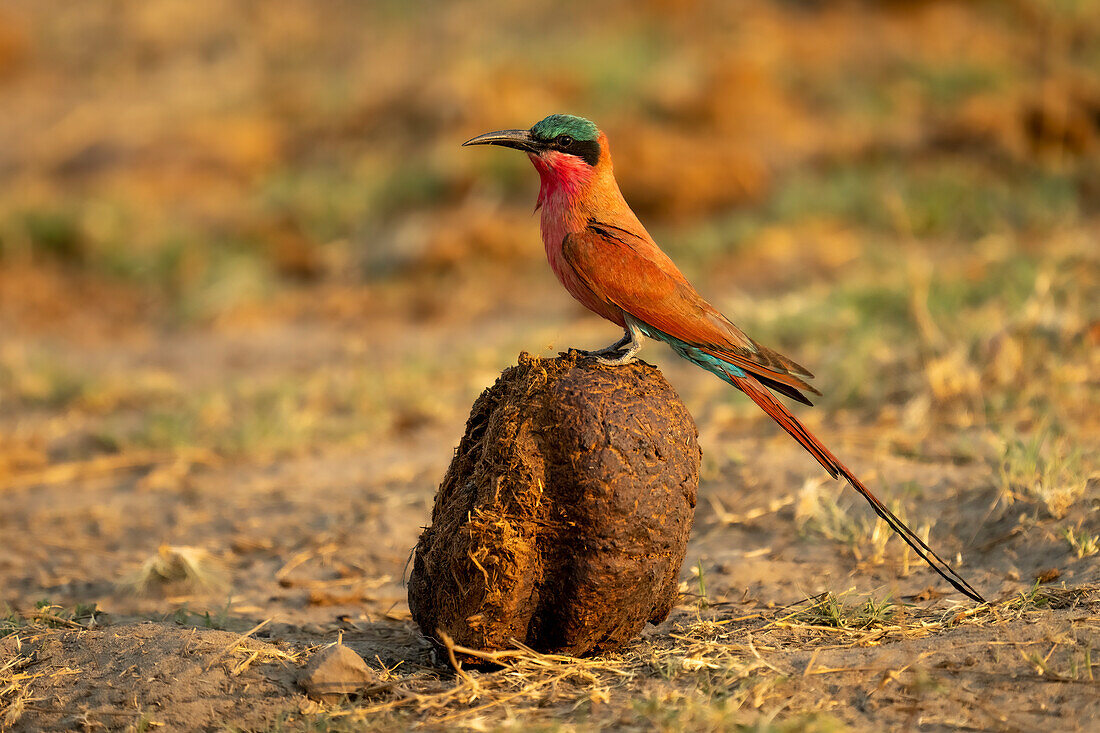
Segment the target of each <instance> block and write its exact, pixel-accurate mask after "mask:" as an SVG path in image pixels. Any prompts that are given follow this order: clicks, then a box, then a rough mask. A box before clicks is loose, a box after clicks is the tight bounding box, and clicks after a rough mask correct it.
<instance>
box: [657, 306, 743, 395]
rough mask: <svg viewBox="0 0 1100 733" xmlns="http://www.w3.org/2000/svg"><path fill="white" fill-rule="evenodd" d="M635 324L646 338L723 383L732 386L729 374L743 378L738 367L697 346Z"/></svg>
mask: <svg viewBox="0 0 1100 733" xmlns="http://www.w3.org/2000/svg"><path fill="white" fill-rule="evenodd" d="M637 323H638V329H639V330H641V332H642V333H643V334H645V335H646V336H647V337H649V338H651V339H655V340H657V341H664V342H665V343H666V344H668V345H669V346H670V347H671V348H672V350H673V351H675V352H676V353H677V354H679V355H680V356H682V357H684V358H685V359H687V360H688V361H690V362H691V363H693V364H698V365H699V366H701V367H703V368H704V369H706V370H707V371H708V372H710V373H711V374H714V375H715V376H717V377H718V378H719V379H721V380H722V381H723V382H727V383H729V384H733V382H731V381H730V378H729V375H731V374H732V375H733V376H735V377H744V376H745V371H744V370H743V369H741V368H740V367H736V366H734V365H733V364H730V363H729V362H725V361H722V360H721V359H716V358H715V357H713V356H711V355H710V354H708V353H706V352H704V351H702V350H700V349H699V347H698V346H695V345H693V344H689V343H687V342H686V341H681V340H680V339H678V338H676V337H675V336H669V335H668V334H667V333H665V332H664V331H661V330H660V329H656V328H654V327H653V326H650V325H648V324H646V323H642V322H641V321H638V322H637Z"/></svg>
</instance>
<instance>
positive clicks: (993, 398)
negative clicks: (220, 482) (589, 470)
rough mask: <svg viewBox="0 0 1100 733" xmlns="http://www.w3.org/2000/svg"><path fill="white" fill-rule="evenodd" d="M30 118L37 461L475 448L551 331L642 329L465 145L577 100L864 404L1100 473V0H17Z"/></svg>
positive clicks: (16, 274)
mask: <svg viewBox="0 0 1100 733" xmlns="http://www.w3.org/2000/svg"><path fill="white" fill-rule="evenodd" d="M0 96H2V98H3V100H4V105H3V106H4V114H3V115H0V430H2V431H3V432H2V434H0V435H3V436H5V437H2V438H0V442H2V443H4V444H5V446H6V448H5V451H6V458H4V457H0V472H3V471H5V470H7V471H9V472H13V473H18V472H19V471H20V470H24V469H26V468H27V467H34V466H41V465H43V464H46V463H49V462H51V461H57V460H64V459H71V458H81V457H87V456H88V455H97V454H100V453H113V452H125V451H126V450H128V449H155V450H159V449H176V448H178V447H180V446H198V447H201V448H204V449H209V450H212V451H215V452H217V453H219V454H221V455H223V456H229V455H239V454H243V453H249V452H257V451H258V452H275V453H280V452H285V451H290V450H300V449H303V448H306V449H308V448H309V447H311V446H316V445H320V444H322V443H329V442H333V441H335V442H341V441H352V442H355V441H357V440H358V441H362V440H367V439H369V438H373V437H377V436H383V435H384V436H391V437H394V438H396V439H399V440H400V439H402V436H406V435H408V434H409V432H410V431H413V432H415V431H416V430H419V429H421V428H422V427H423V426H430V425H442V426H444V427H445V428H446V429H447V430H448V431H449V432H450V433H453V434H454V435H456V436H457V432H458V429H459V428H460V426H461V421H462V419H463V418H464V416H465V411H466V409H467V408H468V405H469V400H470V399H471V398H472V397H473V395H475V394H476V393H477V391H479V390H480V389H481V388H483V387H484V386H486V385H487V384H488V383H489V382H491V380H492V379H493V377H494V376H495V374H496V373H497V372H498V371H499V370H500V369H501V368H503V367H504V366H505V365H507V364H508V363H510V362H511V361H512V360H513V359H514V357H515V353H516V351H518V350H519V349H520V348H524V349H528V350H531V351H534V352H542V353H553V352H554V351H555V350H559V349H564V348H566V347H568V346H581V347H595V346H599V345H603V344H604V343H605V342H608V341H610V340H612V338H613V336H615V334H613V333H612V330H611V329H610V328H609V327H606V324H601V323H600V322H599V321H598V319H596V318H595V317H594V316H588V315H585V314H584V313H582V311H581V310H580V307H579V306H578V305H576V304H574V303H573V302H572V301H571V300H569V298H568V296H567V295H566V294H565V293H564V292H563V291H562V290H561V289H560V287H559V286H558V284H557V283H556V282H555V281H554V279H553V276H552V275H551V274H550V272H549V269H548V267H547V266H546V264H545V261H544V257H543V254H542V251H541V246H540V240H539V235H538V224H537V218H536V217H534V216H532V215H531V207H532V205H533V203H534V199H535V195H536V191H537V176H536V175H535V173H534V172H533V171H532V170H531V168H530V164H529V163H528V161H527V160H525V159H524V157H523V156H521V155H517V154H514V153H509V152H507V151H498V150H473V151H471V150H468V149H462V148H460V147H459V144H460V143H461V142H462V141H463V140H465V139H467V138H468V137H471V136H473V135H475V134H478V133H481V132H484V131H487V130H492V129H499V128H506V127H526V126H529V125H530V124H532V123H534V122H535V121H537V120H538V119H540V118H542V117H543V116H544V115H546V114H549V113H552V112H569V113H573V114H580V115H583V116H587V117H590V118H592V119H594V120H596V121H597V122H598V123H599V124H600V125H601V126H602V127H603V128H604V129H605V130H606V131H607V132H608V134H609V135H610V139H611V144H612V151H613V153H614V156H615V160H616V172H617V174H618V177H619V180H620V183H621V185H622V187H623V189H624V192H625V194H626V196H627V199H628V200H629V201H630V202H631V203H632V204H633V206H634V207H635V210H636V211H637V213H638V214H639V216H640V217H641V218H642V219H643V221H644V222H645V223H646V224H647V226H648V227H649V228H650V231H651V233H653V235H654V236H655V238H656V239H657V241H658V242H659V243H661V244H662V246H663V247H665V249H666V250H667V251H668V252H669V253H670V254H671V255H672V256H673V258H674V259H676V260H677V261H678V262H679V263H680V264H681V266H682V268H683V269H684V270H685V273H686V274H687V275H688V276H689V277H690V278H692V279H693V280H694V281H696V282H697V285H698V286H699V288H700V289H701V290H702V292H703V293H704V294H705V295H707V296H708V297H709V298H710V299H711V300H712V301H714V302H715V303H716V304H717V305H719V306H720V307H721V308H723V309H724V310H725V311H726V312H727V313H728V314H729V315H730V316H731V317H732V318H733V319H734V320H736V321H737V322H739V323H740V324H741V325H742V326H743V327H745V328H746V329H747V330H749V332H750V333H752V334H753V335H754V336H755V337H756V338H757V340H759V341H761V342H763V343H768V344H769V345H772V346H774V347H776V348H779V349H781V350H783V351H786V352H789V353H790V354H791V355H792V356H793V357H794V358H796V359H797V360H799V361H801V362H803V363H806V364H807V365H809V366H810V367H811V368H812V369H813V370H814V371H815V372H817V373H818V375H819V377H820V378H821V379H819V381H820V382H821V384H820V386H821V388H822V390H823V391H824V392H825V393H826V394H825V397H824V404H825V405H826V406H827V407H828V409H829V411H830V412H829V414H831V415H833V416H834V417H833V418H832V419H844V415H845V414H848V411H850V413H851V415H852V421H853V422H854V423H859V424H862V425H868V426H870V428H873V429H869V430H868V432H867V433H865V435H866V440H867V441H869V442H874V443H875V444H876V445H877V444H879V443H881V442H882V441H887V443H888V445H889V446H890V448H891V449H892V450H896V451H902V452H911V451H925V452H932V453H936V454H937V455H940V454H941V453H937V451H939V450H940V449H939V448H935V447H934V446H935V445H936V444H937V441H945V440H946V441H948V442H949V443H950V445H948V446H947V447H946V448H943V449H942V450H943V451H945V452H944V453H942V455H950V456H954V457H956V458H960V457H961V458H960V459H970V458H973V457H975V456H988V457H989V460H991V461H993V462H994V463H995V464H997V465H1000V466H1001V467H1002V469H1003V470H1002V475H1003V477H1004V481H1005V485H1006V487H1008V488H1011V487H1012V486H1016V485H1017V484H1016V483H1014V481H1015V479H1012V478H1011V476H1013V475H1015V474H1014V473H1013V471H1016V469H1017V468H1018V464H1019V463H1020V462H1021V461H1025V462H1026V461H1027V460H1032V459H1034V460H1037V461H1039V462H1040V464H1041V465H1042V466H1043V467H1045V469H1044V470H1048V471H1053V472H1055V473H1057V472H1058V471H1063V472H1065V471H1068V472H1069V474H1067V475H1069V476H1070V478H1066V479H1064V480H1063V479H1062V478H1059V479H1058V480H1056V481H1054V482H1053V483H1054V484H1059V485H1061V484H1064V483H1066V482H1067V481H1068V482H1069V483H1071V484H1073V485H1074V486H1075V487H1078V488H1083V486H1084V482H1085V481H1086V480H1087V477H1088V476H1089V475H1091V472H1092V471H1094V469H1095V465H1094V464H1095V460H1094V457H1093V458H1089V457H1088V456H1086V458H1085V459H1082V458H1081V456H1080V455H1079V454H1080V452H1081V449H1080V446H1081V445H1082V443H1081V440H1082V436H1088V435H1091V436H1092V439H1093V441H1094V440H1095V436H1096V434H1097V431H1098V430H1100V422H1098V419H1100V418H1097V413H1098V412H1100V410H1097V407H1098V400H1097V389H1098V385H1097V381H1096V376H1095V375H1096V374H1097V373H1100V361H1098V358H1097V351H1098V350H1100V349H1098V347H1100V297H1098V296H1097V293H1098V287H1100V254H1098V251H1100V242H1098V234H1097V232H1098V225H1100V13H1098V12H1096V4H1095V3H1094V2H1092V0H1076V1H1075V0H1046V1H1044V0H1008V1H999V0H996V1H995V0H988V1H982V0H970V1H965V2H964V1H957V2H949V1H946V0H944V1H938V0H927V1H918V0H913V1H909V2H907V1H905V0H893V1H890V0H851V1H842V0H837V1H835V2H833V1H829V0H758V1H756V2H747V1H746V2H725V1H720V0H647V1H645V2H625V1H623V2H610V3H600V4H593V3H581V2H571V1H565V2H563V1H560V0H559V1H558V2H529V3H522V4H516V3H508V2H503V1H493V0H476V1H473V2H455V3H438V4H428V3H417V2H411V3H408V2H392V1H390V0H376V1H375V2H350V1H342V0H270V1H268V2H257V1H254V0H234V1H232V2H227V1H224V0H218V1H215V0H144V1H142V2H96V3H65V2H57V1H52V0H51V1H45V2H44V1H42V0H7V2H5V3H3V4H2V5H0ZM326 334H328V335H329V336H331V337H329V336H326ZM646 355H647V358H650V359H657V360H658V361H660V362H661V363H662V365H663V366H665V365H667V367H668V368H669V369H670V370H671V372H670V373H671V375H672V376H673V379H674V382H675V383H676V385H677V387H678V388H680V389H681V391H682V392H685V393H687V394H685V397H687V398H688V400H689V404H691V406H692V409H693V410H695V411H696V412H697V418H698V419H699V422H700V425H701V428H702V429H703V430H704V433H708V432H718V433H721V432H724V431H736V430H740V429H743V428H741V427H738V426H740V425H743V424H744V421H745V420H746V419H747V418H748V417H749V416H750V415H752V414H754V413H752V411H751V410H749V409H747V408H745V409H743V405H742V403H741V402H740V401H738V400H737V399H736V397H735V396H734V395H732V394H729V392H731V391H728V390H723V388H722V385H721V384H720V383H718V382H717V380H713V379H711V378H709V377H707V376H706V375H701V376H698V375H693V374H690V373H689V371H685V370H684V369H682V368H681V367H679V366H675V365H673V364H671V363H670V362H671V361H672V360H671V359H668V358H666V356H667V355H666V354H665V353H664V352H663V350H662V351H658V350H657V349H656V347H653V348H652V351H649V350H647V354H646ZM819 412H820V411H818V412H815V413H813V414H815V415H816V414H818V413H819ZM735 418H736V419H735ZM817 419H821V418H820V417H818V418H817ZM945 425H946V426H949V427H950V428H951V430H949V431H946V432H947V433H949V434H950V436H952V437H950V439H948V438H947V437H945V431H943V430H942V428H943V426H945ZM971 429H973V430H971ZM968 430H969V431H970V432H967V431H968ZM975 431H976V432H975ZM959 435H962V436H964V437H962V438H960V437H958V436H959ZM975 435H977V437H975ZM74 436H76V437H74ZM1035 441H1038V443H1036V442H1035ZM1029 446H1030V447H1029ZM1036 446H1038V447H1036ZM1093 447H1095V444H1093ZM1014 451H1015V452H1014ZM444 453H445V451H444ZM1013 456H1016V458H1013ZM1075 456H1076V457H1075ZM1082 460H1084V466H1083V467H1082ZM5 461H6V463H5ZM1074 461H1076V463H1074ZM998 462H999V463H998ZM1074 466H1076V467H1075V468H1073V467H1074ZM1029 475H1030V474H1029ZM1023 483H1028V482H1027V481H1024V482H1023ZM1049 483H1050V482H1048V484H1049ZM1048 488H1049V487H1048Z"/></svg>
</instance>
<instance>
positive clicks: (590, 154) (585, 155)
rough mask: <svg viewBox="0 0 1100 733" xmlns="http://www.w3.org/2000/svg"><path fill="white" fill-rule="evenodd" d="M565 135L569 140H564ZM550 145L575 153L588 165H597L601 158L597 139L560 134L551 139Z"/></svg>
mask: <svg viewBox="0 0 1100 733" xmlns="http://www.w3.org/2000/svg"><path fill="white" fill-rule="evenodd" d="M563 137H564V138H566V139H567V141H568V142H566V141H563V140H562V138H563ZM550 147H551V148H552V149H554V150H559V151H561V152H563V153H568V154H569V155H575V156H577V157H578V158H580V159H581V160H583V161H584V162H585V163H587V164H588V165H596V163H597V162H598V161H599V159H600V144H599V143H598V142H597V141H595V140H574V139H573V138H571V137H569V136H568V135H559V136H558V137H556V138H554V139H553V140H551V141H550Z"/></svg>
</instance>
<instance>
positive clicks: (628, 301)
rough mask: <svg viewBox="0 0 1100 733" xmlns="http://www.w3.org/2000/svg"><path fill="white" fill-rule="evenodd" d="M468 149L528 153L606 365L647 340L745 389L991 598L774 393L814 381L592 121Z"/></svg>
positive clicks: (559, 262) (965, 588) (572, 121)
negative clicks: (703, 265) (657, 222)
mask: <svg viewBox="0 0 1100 733" xmlns="http://www.w3.org/2000/svg"><path fill="white" fill-rule="evenodd" d="M463 145H501V146H504V147H508V148H515V149H517V150H522V151H524V152H525V153H527V155H528V157H529V158H530V159H531V162H532V163H534V164H535V168H536V169H537V170H538V172H539V176H540V177H541V179H542V185H541V187H540V189H539V197H538V203H537V204H536V207H535V208H536V209H539V208H541V209H542V218H541V228H542V242H543V245H545V247H546V256H547V258H548V259H549V260H550V267H551V268H552V269H553V270H554V274H555V275H557V276H558V279H559V280H560V281H561V284H562V285H564V286H565V289H566V290H568V291H569V293H570V294H571V295H572V296H573V297H574V298H576V299H577V300H579V301H580V302H581V303H583V304H584V305H585V307H587V308H588V309H589V310H591V311H594V312H595V313H597V314H598V315H601V316H603V317H604V318H606V319H607V320H609V321H611V322H613V323H615V324H618V325H619V326H620V327H621V328H622V329H623V330H624V334H623V337H622V338H621V339H619V340H618V341H616V342H615V343H614V344H612V345H610V346H608V347H606V348H604V349H600V350H599V351H592V352H587V351H582V352H581V353H584V354H587V355H589V356H593V357H595V358H596V359H597V360H599V362H600V363H602V364H607V365H610V366H618V365H621V364H629V363H631V362H633V361H634V360H635V354H637V353H638V350H639V349H640V348H641V346H642V340H643V338H645V337H648V338H651V339H657V340H658V341H664V342H665V343H666V344H668V345H669V346H670V347H672V350H673V351H675V352H676V353H677V354H679V355H680V356H682V357H684V358H685V359H687V360H688V361H690V362H692V363H693V364H696V365H698V366H701V367H702V368H704V369H706V370H707V371H709V372H712V373H714V374H716V375H717V376H718V377H720V378H721V379H723V380H724V381H726V382H728V383H729V384H731V385H733V386H734V387H737V388H738V389H739V390H741V391H742V392H744V393H745V394H746V395H748V396H749V398H750V399H751V400H752V401H753V402H755V403H756V404H757V405H758V406H759V407H760V409H762V410H763V411H764V412H766V413H768V415H770V416H771V418H772V419H773V420H775V421H776V422H777V423H779V425H780V426H781V427H782V428H783V429H784V430H786V431H787V432H788V433H790V434H791V437H793V438H794V439H795V440H797V441H798V442H799V443H800V444H801V445H802V447H803V448H805V449H806V450H807V451H809V452H810V454H811V455H812V456H813V457H814V458H816V459H817V462H818V463H820V464H821V465H822V466H824V467H825V470H826V471H828V472H829V473H830V474H831V475H832V477H833V478H839V477H840V476H843V477H844V478H846V479H847V480H848V482H849V483H850V484H851V485H852V487H853V488H855V490H856V491H858V492H859V493H860V494H862V495H863V497H864V498H865V499H867V501H868V502H870V503H871V507H872V508H873V509H874V510H875V513H877V514H878V515H879V516H880V517H882V518H883V519H884V520H885V521H886V523H887V524H888V525H890V528H891V529H893V530H894V531H895V532H897V533H898V534H899V535H900V536H901V538H902V539H903V540H905V542H906V543H908V544H909V546H910V547H912V548H913V550H914V551H916V553H917V554H918V555H920V556H921V558H923V559H924V560H925V562H927V563H928V564H929V565H930V566H931V567H932V569H933V570H935V571H936V572H937V573H939V574H940V575H941V576H942V577H943V578H944V579H945V580H947V582H948V583H950V584H951V585H952V586H954V587H955V588H956V589H957V590H958V591H959V592H960V593H962V594H964V595H966V596H968V597H970V598H972V599H973V600H975V601H979V602H982V601H984V599H983V598H982V596H981V594H980V593H978V591H976V590H974V588H972V587H971V586H970V584H969V583H967V582H966V580H964V579H963V578H962V577H961V576H960V575H959V574H958V573H957V572H955V570H954V569H952V567H951V566H950V565H948V564H947V562H945V561H944V560H943V559H942V558H941V557H940V556H939V555H937V554H936V552H935V551H934V550H932V548H931V547H929V546H928V544H927V543H925V542H924V540H922V539H921V538H920V537H918V536H917V535H916V534H915V533H914V532H913V531H912V530H911V529H909V527H907V526H906V525H905V523H903V522H902V521H901V520H900V519H898V518H897V517H896V516H894V513H893V512H891V511H890V510H889V509H888V508H887V507H886V505H885V504H883V503H882V502H881V501H879V499H878V497H876V496H875V495H874V494H872V493H871V492H870V490H868V488H867V487H866V486H864V485H863V484H862V483H861V482H860V480H859V479H858V478H856V476H855V475H854V474H853V473H852V472H851V471H850V470H848V468H847V467H846V466H845V465H844V464H843V463H841V462H840V460H839V459H837V457H836V456H834V455H833V454H832V453H831V452H830V451H829V449H828V448H826V447H825V446H824V445H823V444H822V443H821V441H820V440H818V439H817V438H816V437H814V436H813V435H812V434H811V433H810V431H809V430H807V429H806V427H805V426H804V425H803V424H802V423H801V422H799V421H798V418H796V417H795V416H794V415H793V414H791V412H790V411H789V410H788V409H787V408H786V407H785V406H784V405H783V403H781V402H780V401H779V400H778V399H777V398H776V396H775V395H773V394H772V392H777V393H778V394H781V395H783V396H785V397H789V398H791V399H792V400H795V401H797V402H801V403H803V404H805V405H811V404H812V403H811V402H810V401H809V400H808V399H807V398H806V396H805V395H804V394H803V391H808V392H813V393H814V394H821V393H820V392H818V391H817V390H816V389H814V388H813V387H812V386H810V385H809V384H807V383H806V381H805V380H806V379H807V378H812V377H813V375H812V374H811V373H810V372H809V371H807V370H806V368H805V367H802V366H800V365H799V364H797V363H795V362H794V361H792V360H791V359H788V358H787V357H785V356H783V355H782V354H779V353H777V352H775V351H772V350H771V349H769V348H767V347H765V346H761V345H760V344H758V343H756V342H755V341H753V340H752V339H751V338H749V337H748V335H746V334H745V332H744V331H742V330H741V329H740V328H738V327H737V326H735V325H734V324H733V323H732V322H731V321H730V320H729V319H728V318H726V317H725V316H724V315H722V314H721V313H720V312H718V310H717V309H716V308H714V307H713V306H712V305H711V304H710V303H708V302H707V301H706V300H704V299H703V297H702V296H700V295H699V293H698V292H696V290H695V288H693V287H692V286H691V283H689V282H688V281H687V279H686V278H685V277H684V276H683V275H682V274H681V273H680V271H679V270H678V269H677V268H676V265H674V264H673V263H672V260H671V259H669V257H668V255H666V254H665V253H664V252H662V251H661V249H660V248H659V247H658V246H657V245H656V243H655V242H654V241H653V239H652V238H651V237H650V236H649V234H648V233H647V232H646V230H645V228H644V227H643V226H642V225H641V222H639V221H638V217H637V216H635V215H634V212H633V211H631V210H630V207H629V206H628V205H627V203H626V200H625V199H624V198H623V195H622V193H621V192H620V191H619V185H618V184H617V183H616V182H615V174H614V172H613V171H612V168H611V153H610V152H609V150H608V145H607V136H606V135H605V134H604V133H602V132H600V130H599V128H597V127H596V125H595V124H593V123H592V122H589V121H588V120H586V119H584V118H582V117H573V116H571V115H550V116H549V117H547V118H546V119H544V120H542V121H541V122H539V123H538V124H536V125H535V126H534V127H532V128H531V129H530V130H500V131H497V132H490V133H486V134H484V135H479V136H477V137H475V138H473V139H471V140H467V141H466V142H465V143H463Z"/></svg>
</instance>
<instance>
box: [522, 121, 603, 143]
mask: <svg viewBox="0 0 1100 733" xmlns="http://www.w3.org/2000/svg"><path fill="white" fill-rule="evenodd" d="M531 134H532V135H533V136H534V137H536V138H538V139H539V140H553V139H554V138H556V137H557V136H558V135H568V136H569V137H571V138H573V139H574V140H581V141H592V140H595V139H596V138H598V137H599V136H600V129H599V128H598V127H596V124H595V123H594V122H590V121H589V120H586V119H584V118H583V117H574V116H573V115H550V116H549V117H547V118H546V119H544V120H542V121H540V122H538V123H536V124H535V126H534V127H532V128H531Z"/></svg>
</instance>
